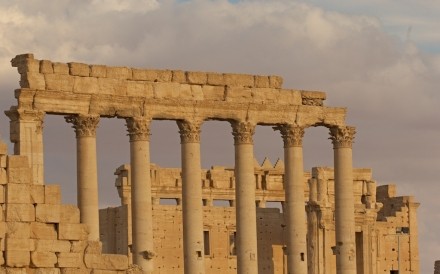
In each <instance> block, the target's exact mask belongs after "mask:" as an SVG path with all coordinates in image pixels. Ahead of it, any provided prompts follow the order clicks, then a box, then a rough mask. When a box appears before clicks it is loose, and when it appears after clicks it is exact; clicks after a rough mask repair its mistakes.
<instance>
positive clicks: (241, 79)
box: [224, 73, 255, 87]
mask: <svg viewBox="0 0 440 274" xmlns="http://www.w3.org/2000/svg"><path fill="white" fill-rule="evenodd" d="M224 77H225V85H228V86H233V87H253V86H254V85H255V80H254V76H253V75H247V74H231V73H225V74H224Z"/></svg>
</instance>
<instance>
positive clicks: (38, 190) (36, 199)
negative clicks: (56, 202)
mask: <svg viewBox="0 0 440 274" xmlns="http://www.w3.org/2000/svg"><path fill="white" fill-rule="evenodd" d="M44 188H45V186H44V185H31V189H30V195H31V197H30V199H31V200H30V202H31V203H32V204H43V203H44Z"/></svg>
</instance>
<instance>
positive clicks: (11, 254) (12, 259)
mask: <svg viewBox="0 0 440 274" xmlns="http://www.w3.org/2000/svg"><path fill="white" fill-rule="evenodd" d="M5 257H6V265H7V266H9V267H25V266H28V265H29V264H30V262H31V256H30V252H29V251H20V250H7V251H5Z"/></svg>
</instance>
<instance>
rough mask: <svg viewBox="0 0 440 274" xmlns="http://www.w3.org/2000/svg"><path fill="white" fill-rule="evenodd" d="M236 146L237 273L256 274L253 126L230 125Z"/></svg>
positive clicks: (246, 123) (247, 124) (248, 124)
mask: <svg viewBox="0 0 440 274" xmlns="http://www.w3.org/2000/svg"><path fill="white" fill-rule="evenodd" d="M232 130H233V131H232V134H233V135H234V143H235V180H236V184H235V200H236V208H235V210H236V225H237V249H236V250H237V273H238V274H256V273H258V253H257V214H256V206H255V188H256V185H255V176H254V145H253V135H254V132H255V125H253V124H251V123H248V122H233V123H232Z"/></svg>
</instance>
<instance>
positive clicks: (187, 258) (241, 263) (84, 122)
mask: <svg viewBox="0 0 440 274" xmlns="http://www.w3.org/2000/svg"><path fill="white" fill-rule="evenodd" d="M66 121H67V122H69V123H72V124H73V128H74V129H75V132H76V138H77V168H78V171H77V180H78V206H79V208H80V211H81V222H82V223H85V224H87V225H88V226H89V229H90V235H89V240H99V209H98V179H97V162H96V128H97V126H98V123H99V116H98V115H72V116H67V117H66ZM150 121H151V119H150V118H146V117H134V118H127V119H126V122H127V130H128V135H129V137H130V162H131V178H132V179H131V184H132V188H131V189H132V196H131V197H132V238H133V249H132V253H133V261H134V263H135V264H137V265H139V266H141V267H142V269H143V271H144V273H152V272H153V271H154V265H153V258H154V251H153V250H154V246H153V220H152V215H153V214H152V195H151V179H150V151H149V141H150V140H149V136H150ZM202 122H203V121H184V120H179V121H177V125H178V127H179V133H180V138H181V161H182V203H183V212H182V215H183V244H184V245H183V249H184V269H185V273H191V274H203V273H205V263H204V242H203V241H204V237H203V203H202V178H201V174H202V170H201V160H200V127H201V124H202ZM231 125H232V134H233V137H234V147H235V179H236V189H235V195H236V197H235V198H236V199H235V207H236V229H237V231H236V233H237V234H236V235H237V238H236V240H237V243H236V250H237V273H239V274H253V273H258V249H257V217H256V198H255V191H256V185H255V177H254V151H253V150H254V146H253V135H254V133H255V124H252V123H250V122H239V121H234V122H231ZM274 129H275V130H279V131H280V132H281V136H282V138H283V142H284V159H285V175H284V186H285V210H286V212H285V220H286V238H287V239H286V254H287V273H288V274H306V273H307V256H306V255H307V241H306V234H307V226H306V219H305V198H304V193H305V189H304V171H303V170H304V164H303V149H302V139H303V136H304V128H303V127H300V126H295V125H290V124H285V125H278V126H276V127H274ZM354 134H355V129H354V128H353V127H348V126H347V127H334V128H330V136H331V137H330V139H331V140H332V142H333V147H334V165H335V215H336V216H335V217H336V218H335V219H336V221H335V230H336V246H335V247H334V253H335V254H336V261H337V267H336V268H337V273H338V274H355V273H356V246H355V223H354V200H353V174H352V143H353V138H354Z"/></svg>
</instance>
